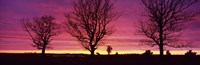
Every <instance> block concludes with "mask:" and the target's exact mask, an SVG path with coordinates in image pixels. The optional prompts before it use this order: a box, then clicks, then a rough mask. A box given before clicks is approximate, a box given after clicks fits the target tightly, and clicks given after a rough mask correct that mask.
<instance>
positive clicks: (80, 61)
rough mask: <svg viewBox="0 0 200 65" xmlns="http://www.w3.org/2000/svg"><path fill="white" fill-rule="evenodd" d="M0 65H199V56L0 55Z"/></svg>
mask: <svg viewBox="0 0 200 65" xmlns="http://www.w3.org/2000/svg"><path fill="white" fill-rule="evenodd" d="M0 65H200V56H184V55H172V56H162V57H161V56H158V55H152V56H144V55H134V54H132V55H131V54H129V55H110V56H108V55H97V56H94V57H90V56H89V55H84V54H47V55H46V56H45V57H43V56H41V55H39V54H3V53H2V54H0Z"/></svg>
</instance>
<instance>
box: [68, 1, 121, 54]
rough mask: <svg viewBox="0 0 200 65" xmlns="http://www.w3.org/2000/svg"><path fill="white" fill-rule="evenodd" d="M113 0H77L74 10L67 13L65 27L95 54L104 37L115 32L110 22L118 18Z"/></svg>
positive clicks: (74, 3)
mask: <svg viewBox="0 0 200 65" xmlns="http://www.w3.org/2000/svg"><path fill="white" fill-rule="evenodd" d="M112 9H113V3H112V2H111V0H77V1H74V2H73V11H72V12H71V13H70V14H67V15H66V18H67V19H68V21H67V22H66V27H65V29H66V30H67V32H68V33H69V34H71V36H73V37H75V38H77V40H78V41H80V44H81V45H82V46H83V47H84V48H85V49H87V50H89V51H90V52H91V55H94V52H95V50H96V49H97V46H98V45H99V44H100V43H101V41H102V38H104V37H105V36H107V35H111V34H112V33H113V28H112V26H110V25H109V23H110V22H111V21H113V20H116V19H117V14H116V12H113V10H112Z"/></svg>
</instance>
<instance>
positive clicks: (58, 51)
mask: <svg viewBox="0 0 200 65" xmlns="http://www.w3.org/2000/svg"><path fill="white" fill-rule="evenodd" d="M187 51H188V50H172V51H170V52H171V54H172V55H184V54H185V53H186V52H187ZM96 52H98V53H100V54H102V55H106V54H107V52H106V51H102V50H97V51H96ZM116 52H118V54H142V53H144V52H145V51H144V50H130V51H122V50H119V51H112V53H111V54H113V55H114V54H115V53H116ZM152 52H153V54H155V55H158V54H159V51H157V50H153V51H152ZM193 52H197V55H200V50H193ZM0 53H41V50H0ZM48 53H53V54H90V52H89V51H87V50H71V51H69V50H46V54H48ZM164 54H165V53H164Z"/></svg>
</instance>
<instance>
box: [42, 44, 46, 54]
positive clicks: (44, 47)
mask: <svg viewBox="0 0 200 65" xmlns="http://www.w3.org/2000/svg"><path fill="white" fill-rule="evenodd" d="M45 49H46V45H45V44H44V46H43V48H42V56H45Z"/></svg>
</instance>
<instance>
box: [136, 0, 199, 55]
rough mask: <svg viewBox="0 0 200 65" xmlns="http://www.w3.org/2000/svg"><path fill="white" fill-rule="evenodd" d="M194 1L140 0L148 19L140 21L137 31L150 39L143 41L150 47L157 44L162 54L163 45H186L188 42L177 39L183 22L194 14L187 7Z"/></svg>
mask: <svg viewBox="0 0 200 65" xmlns="http://www.w3.org/2000/svg"><path fill="white" fill-rule="evenodd" d="M196 1H197V0H142V3H143V4H144V6H145V9H146V10H145V11H146V13H147V17H148V19H149V20H148V21H147V22H140V25H139V32H140V33H142V34H143V35H145V36H146V37H148V38H149V39H151V40H147V41H145V42H146V43H147V44H148V45H150V46H152V47H153V46H155V45H157V46H158V47H159V49H160V55H163V46H170V47H176V48H180V47H186V46H188V45H189V44H181V43H178V42H177V41H178V40H179V37H180V33H181V31H182V30H183V29H184V23H185V22H186V21H188V20H190V19H191V18H192V17H193V16H194V13H193V12H192V11H190V10H189V7H190V6H191V5H193V4H194V3H195V2H196Z"/></svg>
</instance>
